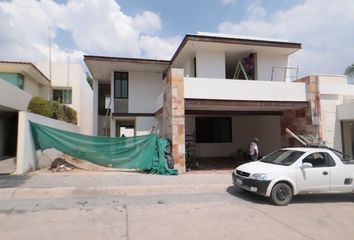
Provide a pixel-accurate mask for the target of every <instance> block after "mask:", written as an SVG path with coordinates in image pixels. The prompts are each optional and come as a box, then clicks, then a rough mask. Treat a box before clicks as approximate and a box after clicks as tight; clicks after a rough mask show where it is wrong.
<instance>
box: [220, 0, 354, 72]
mask: <svg viewBox="0 0 354 240" xmlns="http://www.w3.org/2000/svg"><path fill="white" fill-rule="evenodd" d="M257 5H258V6H257ZM251 6H252V4H251ZM353 8H354V6H353V2H352V1H327V2H326V3H325V4H324V3H323V1H322V0H305V1H304V2H303V3H301V4H298V5H295V6H294V7H292V8H290V9H288V10H279V11H276V12H273V13H271V14H270V13H267V12H266V11H263V10H262V6H261V5H260V4H259V2H257V3H256V5H253V6H252V7H249V8H248V11H247V12H248V14H249V17H248V18H247V19H246V20H244V21H241V22H238V23H234V22H230V21H225V22H222V23H221V24H220V25H219V26H218V31H219V32H221V33H228V34H241V35H252V36H258V37H271V38H281V39H284V38H285V39H289V40H290V41H292V42H300V43H302V44H303V45H302V46H303V50H301V51H300V52H298V53H295V54H294V55H293V56H291V58H290V59H291V62H290V64H291V65H293V66H296V65H300V73H301V75H307V74H310V73H315V72H317V73H318V72H320V73H334V74H343V72H344V70H345V68H346V67H347V66H348V65H350V64H352V63H353V59H354V58H353V56H354V47H353V39H354V27H353V26H354V14H353ZM257 16H258V17H257Z"/></svg>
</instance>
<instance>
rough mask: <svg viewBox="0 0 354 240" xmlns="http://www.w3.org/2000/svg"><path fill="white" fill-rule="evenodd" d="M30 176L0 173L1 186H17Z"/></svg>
mask: <svg viewBox="0 0 354 240" xmlns="http://www.w3.org/2000/svg"><path fill="white" fill-rule="evenodd" d="M29 178H30V177H29V176H14V175H0V188H15V187H18V186H21V185H22V184H24V183H25V182H26V181H27V179H29Z"/></svg>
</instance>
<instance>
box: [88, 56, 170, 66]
mask: <svg viewBox="0 0 354 240" xmlns="http://www.w3.org/2000/svg"><path fill="white" fill-rule="evenodd" d="M86 60H95V61H106V62H107V61H109V62H126V63H129V62H132V63H143V64H167V65H169V64H170V61H169V60H159V59H147V58H126V57H109V56H93V55H84V61H86Z"/></svg>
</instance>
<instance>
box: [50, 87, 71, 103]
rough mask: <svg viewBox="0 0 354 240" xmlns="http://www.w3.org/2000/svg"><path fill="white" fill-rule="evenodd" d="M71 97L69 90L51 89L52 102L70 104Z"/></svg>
mask: <svg viewBox="0 0 354 240" xmlns="http://www.w3.org/2000/svg"><path fill="white" fill-rule="evenodd" d="M71 95H72V94H71V89H53V101H56V102H59V103H63V104H71V103H72V97H71Z"/></svg>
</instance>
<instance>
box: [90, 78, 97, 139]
mask: <svg viewBox="0 0 354 240" xmlns="http://www.w3.org/2000/svg"><path fill="white" fill-rule="evenodd" d="M92 87H93V105H92V117H91V119H92V134H93V135H94V136H97V135H98V81H97V80H95V79H94V80H93V84H92Z"/></svg>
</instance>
